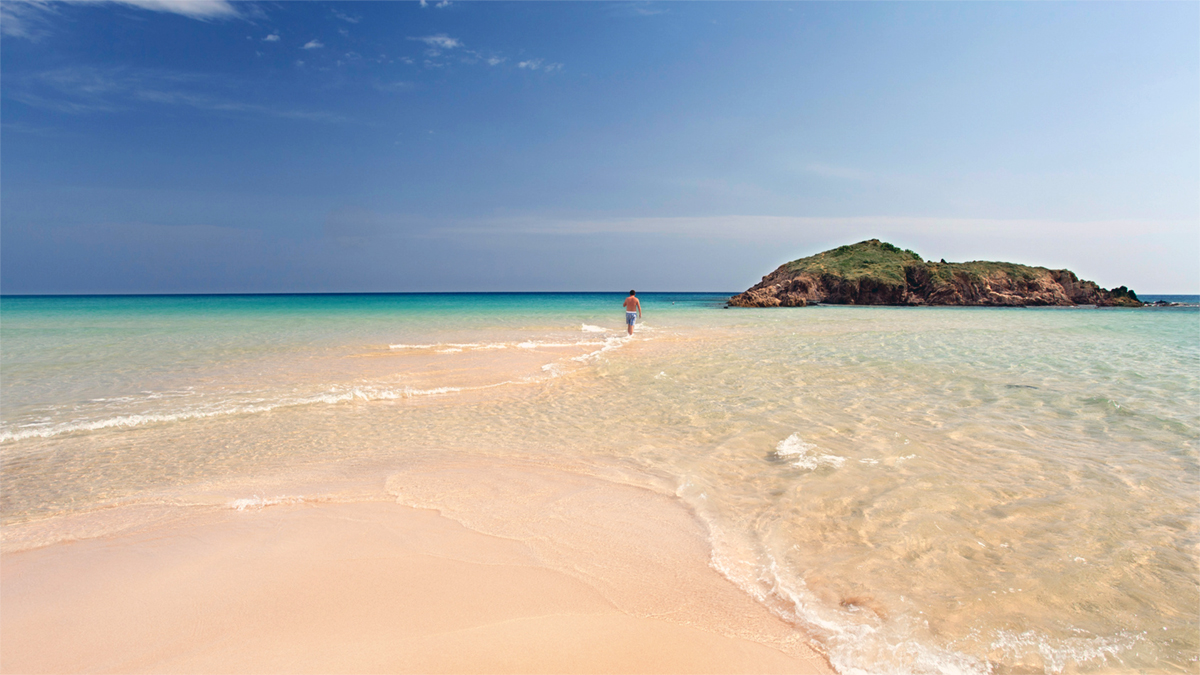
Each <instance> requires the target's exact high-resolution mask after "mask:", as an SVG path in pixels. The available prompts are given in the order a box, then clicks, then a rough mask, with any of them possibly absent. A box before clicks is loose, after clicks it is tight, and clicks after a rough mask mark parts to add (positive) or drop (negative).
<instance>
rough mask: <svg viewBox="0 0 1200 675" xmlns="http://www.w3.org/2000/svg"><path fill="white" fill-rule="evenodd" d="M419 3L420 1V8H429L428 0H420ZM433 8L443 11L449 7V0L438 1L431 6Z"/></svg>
mask: <svg viewBox="0 0 1200 675" xmlns="http://www.w3.org/2000/svg"><path fill="white" fill-rule="evenodd" d="M420 1H421V6H422V7H428V6H429V0H420ZM433 6H434V7H437V8H438V9H444V8H446V7H449V6H450V0H439V1H438V2H436V3H434V5H433Z"/></svg>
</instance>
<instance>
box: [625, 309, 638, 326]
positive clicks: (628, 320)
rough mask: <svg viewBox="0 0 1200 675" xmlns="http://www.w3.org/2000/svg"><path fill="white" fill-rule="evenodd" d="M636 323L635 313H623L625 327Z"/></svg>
mask: <svg viewBox="0 0 1200 675" xmlns="http://www.w3.org/2000/svg"><path fill="white" fill-rule="evenodd" d="M634 321H637V312H625V325H626V326H632V325H633V322H634Z"/></svg>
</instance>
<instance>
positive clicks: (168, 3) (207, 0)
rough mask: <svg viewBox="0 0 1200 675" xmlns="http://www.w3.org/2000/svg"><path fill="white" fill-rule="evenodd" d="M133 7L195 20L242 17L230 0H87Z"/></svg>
mask: <svg viewBox="0 0 1200 675" xmlns="http://www.w3.org/2000/svg"><path fill="white" fill-rule="evenodd" d="M85 1H91V2H114V3H116V4H122V5H132V6H134V7H140V8H141V9H147V10H150V11H152V12H168V13H171V14H182V15H183V16H187V17H191V18H193V19H224V18H234V17H239V16H241V12H239V11H238V9H237V7H235V6H234V3H232V2H230V1H229V0H85Z"/></svg>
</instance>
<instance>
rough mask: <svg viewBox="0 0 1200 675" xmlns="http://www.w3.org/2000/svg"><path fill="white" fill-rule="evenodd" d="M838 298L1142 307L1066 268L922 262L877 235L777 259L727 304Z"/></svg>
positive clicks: (1121, 290)
mask: <svg viewBox="0 0 1200 675" xmlns="http://www.w3.org/2000/svg"><path fill="white" fill-rule="evenodd" d="M813 303H826V304H837V305H972V306H985V307H1023V306H1047V305H1060V306H1072V305H1096V306H1099V307H1113V306H1120V307H1141V306H1142V303H1141V302H1140V301H1139V300H1138V298H1137V294H1136V293H1134V292H1133V291H1131V290H1129V289H1128V288H1125V287H1124V286H1119V287H1117V288H1114V289H1112V290H1105V289H1103V288H1100V286H1098V285H1096V283H1094V282H1091V281H1084V280H1081V279H1080V278H1079V277H1077V276H1075V273H1073V272H1071V271H1070V270H1051V269H1046V268H1045V267H1030V266H1028V265H1018V264H1015V263H1003V262H983V261H973V262H963V263H948V262H946V261H945V260H942V261H941V262H927V261H925V260H922V259H921V256H919V255H917V254H916V253H913V252H912V251H909V250H907V249H901V248H899V247H896V246H893V245H891V244H889V243H887V242H882V241H879V240H878V239H869V240H867V241H862V242H859V243H857V244H851V245H849V246H839V247H838V248H835V249H832V250H829V251H825V252H824V253H818V254H816V255H813V256H809V257H807V258H800V259H799V260H793V261H792V262H789V263H785V264H783V265H780V266H779V269H777V270H775V271H774V272H772V273H770V274H768V275H767V276H765V277H763V280H762V281H761V282H760V283H758V284H756V285H754V286H753V287H752V288H750V289H749V290H747V291H746V292H744V293H739V294H738V295H735V296H733V297H732V298H730V299H729V302H728V304H729V306H731V307H804V306H806V305H809V304H813Z"/></svg>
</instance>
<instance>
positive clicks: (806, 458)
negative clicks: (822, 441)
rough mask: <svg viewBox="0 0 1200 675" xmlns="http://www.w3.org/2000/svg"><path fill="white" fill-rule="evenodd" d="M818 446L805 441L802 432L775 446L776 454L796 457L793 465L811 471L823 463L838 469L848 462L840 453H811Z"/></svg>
mask: <svg viewBox="0 0 1200 675" xmlns="http://www.w3.org/2000/svg"><path fill="white" fill-rule="evenodd" d="M816 447H817V446H815V445H813V444H811V443H805V442H804V439H803V438H801V437H800V434H798V433H796V434H792V435H791V436H788V437H787V438H785V439H783V440H782V441H779V445H776V446H775V454H776V455H778V456H780V457H789V458H790V457H795V460H794V461H793V462H792V466H798V467H800V468H801V469H808V470H810V471H811V470H813V469H816V468H817V467H818V466H822V465H824V466H832V467H833V468H835V469H836V468H838V467H840V466H841V465H843V464H845V463H846V458H845V457H839V456H838V455H815V454H809V451H811V450H815V449H816Z"/></svg>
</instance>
